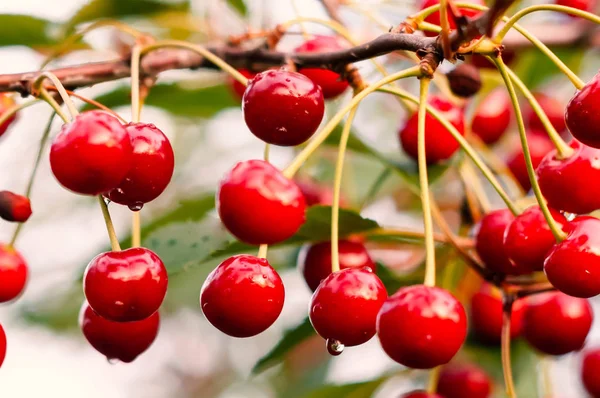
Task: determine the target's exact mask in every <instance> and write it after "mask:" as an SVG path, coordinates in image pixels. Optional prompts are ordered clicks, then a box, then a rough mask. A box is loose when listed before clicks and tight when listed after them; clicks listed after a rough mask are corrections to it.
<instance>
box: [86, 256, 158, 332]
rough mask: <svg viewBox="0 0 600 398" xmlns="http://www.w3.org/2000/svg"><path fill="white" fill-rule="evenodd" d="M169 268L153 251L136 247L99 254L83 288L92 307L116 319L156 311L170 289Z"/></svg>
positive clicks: (136, 317) (133, 318)
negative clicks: (166, 267) (168, 284)
mask: <svg viewBox="0 0 600 398" xmlns="http://www.w3.org/2000/svg"><path fill="white" fill-rule="evenodd" d="M167 282H168V277H167V270H166V269H165V266H164V264H163V262H162V261H161V259H160V258H159V257H158V256H157V255H156V254H155V253H154V252H152V251H150V250H148V249H145V248H143V247H135V248H131V249H127V250H123V251H118V252H107V253H102V254H99V255H97V256H96V257H94V258H93V259H92V261H90V263H89V264H88V266H87V268H86V270H85V275H84V277H83V291H84V293H85V297H86V299H87V300H88V303H89V305H90V307H92V308H93V309H94V311H96V312H97V313H98V315H100V316H101V317H103V318H105V319H108V320H111V321H115V322H130V321H139V320H142V319H146V318H148V317H149V316H150V315H152V314H154V313H155V312H156V311H157V310H158V307H160V305H161V304H162V302H163V299H164V298H165V294H166V293H167Z"/></svg>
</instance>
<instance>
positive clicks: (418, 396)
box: [400, 391, 445, 398]
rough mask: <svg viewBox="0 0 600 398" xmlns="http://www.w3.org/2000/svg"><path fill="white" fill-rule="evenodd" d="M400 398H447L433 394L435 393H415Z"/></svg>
mask: <svg viewBox="0 0 600 398" xmlns="http://www.w3.org/2000/svg"><path fill="white" fill-rule="evenodd" d="M400 398H445V397H442V396H441V395H439V394H436V393H433V392H425V391H413V392H409V393H406V394H404V395H402V396H400Z"/></svg>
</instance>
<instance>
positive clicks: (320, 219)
mask: <svg viewBox="0 0 600 398" xmlns="http://www.w3.org/2000/svg"><path fill="white" fill-rule="evenodd" d="M378 227H379V225H378V224H377V223H376V222H375V221H373V220H370V219H368V218H363V217H362V216H361V215H360V214H358V213H357V212H355V211H352V210H347V209H340V213H339V235H340V237H344V236H348V235H351V234H355V233H359V232H364V231H368V230H371V229H375V228H378ZM330 237H331V206H312V207H309V209H308V210H307V212H306V222H305V223H304V225H302V227H301V228H300V230H299V231H298V233H297V234H296V238H299V239H301V240H305V241H319V240H327V239H329V238H330ZM292 239H294V238H292Z"/></svg>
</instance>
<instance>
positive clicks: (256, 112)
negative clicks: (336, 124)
mask: <svg viewBox="0 0 600 398" xmlns="http://www.w3.org/2000/svg"><path fill="white" fill-rule="evenodd" d="M242 110H243V111H244V119H245V120H246V124H247V125H248V128H249V129H250V131H251V132H252V134H254V135H255V136H257V137H258V138H260V139H261V140H263V141H265V142H267V143H269V144H274V145H280V146H294V145H299V144H302V143H303V142H305V141H306V140H308V139H309V138H310V137H312V135H313V134H314V133H315V131H317V128H318V127H319V124H321V120H322V119H323V114H324V112H325V102H324V100H323V92H322V91H321V88H320V87H319V86H317V85H316V84H315V83H314V82H313V81H312V80H310V79H309V78H308V77H306V76H304V75H301V74H300V73H296V72H288V71H285V70H268V71H265V72H261V73H259V74H257V75H256V76H255V77H254V78H253V79H252V80H250V81H249V82H248V87H247V88H246V92H245V93H244V98H243V99H242Z"/></svg>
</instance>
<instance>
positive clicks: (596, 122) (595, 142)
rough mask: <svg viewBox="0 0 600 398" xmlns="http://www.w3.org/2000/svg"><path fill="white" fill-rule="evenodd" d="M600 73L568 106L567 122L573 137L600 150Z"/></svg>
mask: <svg viewBox="0 0 600 398" xmlns="http://www.w3.org/2000/svg"><path fill="white" fill-rule="evenodd" d="M599 101H600V72H599V73H598V74H596V76H594V78H592V80H590V81H589V82H588V83H587V84H586V85H585V86H583V88H582V89H581V90H579V91H578V92H576V93H575V95H574V96H573V98H571V100H570V101H569V103H568V104H567V110H566V111H565V120H566V123H567V127H568V128H569V131H570V132H571V134H573V137H575V138H577V139H578V140H579V141H581V142H583V143H584V144H586V145H589V146H591V147H594V148H600V115H599V114H598V103H599Z"/></svg>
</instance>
